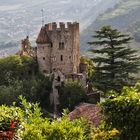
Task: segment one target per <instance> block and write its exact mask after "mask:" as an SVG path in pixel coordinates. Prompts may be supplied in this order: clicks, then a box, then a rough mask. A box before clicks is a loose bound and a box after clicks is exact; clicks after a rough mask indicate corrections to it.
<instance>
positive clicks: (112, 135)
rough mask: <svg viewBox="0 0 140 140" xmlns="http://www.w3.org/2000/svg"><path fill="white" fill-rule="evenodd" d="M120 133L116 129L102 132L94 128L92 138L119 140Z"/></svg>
mask: <svg viewBox="0 0 140 140" xmlns="http://www.w3.org/2000/svg"><path fill="white" fill-rule="evenodd" d="M118 134H119V131H118V130H116V129H115V128H114V129H112V130H102V129H100V128H94V129H93V133H92V137H93V140H119V139H118V138H117V135H118Z"/></svg>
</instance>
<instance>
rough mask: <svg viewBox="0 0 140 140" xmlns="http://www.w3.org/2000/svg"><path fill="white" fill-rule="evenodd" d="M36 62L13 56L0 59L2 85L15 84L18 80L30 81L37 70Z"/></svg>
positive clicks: (24, 57) (0, 80) (0, 83)
mask: <svg viewBox="0 0 140 140" xmlns="http://www.w3.org/2000/svg"><path fill="white" fill-rule="evenodd" d="M36 64H37V63H36V61H35V60H33V59H32V58H30V57H27V56H21V57H20V56H18V55H13V56H9V57H6V58H0V85H10V84H13V81H14V80H17V79H30V77H31V76H32V74H33V73H34V71H35V70H37V69H36V66H37V65H36Z"/></svg>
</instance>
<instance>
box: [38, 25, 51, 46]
mask: <svg viewBox="0 0 140 140" xmlns="http://www.w3.org/2000/svg"><path fill="white" fill-rule="evenodd" d="M36 43H38V44H44V43H51V40H50V38H49V36H48V33H47V31H46V28H45V27H42V28H41V30H40V33H39V35H38V38H37V40H36Z"/></svg>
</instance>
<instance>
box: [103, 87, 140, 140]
mask: <svg viewBox="0 0 140 140" xmlns="http://www.w3.org/2000/svg"><path fill="white" fill-rule="evenodd" d="M102 109H103V113H104V115H105V121H106V126H108V127H110V126H111V128H116V129H117V130H119V132H120V139H121V140H139V139H140V133H139V131H140V125H139V124H140V95H139V94H138V93H137V90H136V89H132V88H124V89H123V90H122V93H121V95H120V96H117V97H116V98H115V97H113V96H112V97H110V99H107V100H106V101H105V102H104V103H102Z"/></svg>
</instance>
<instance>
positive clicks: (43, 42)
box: [36, 22, 80, 75]
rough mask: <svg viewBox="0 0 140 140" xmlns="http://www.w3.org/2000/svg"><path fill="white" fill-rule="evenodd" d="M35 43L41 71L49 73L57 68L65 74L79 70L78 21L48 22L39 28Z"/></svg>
mask: <svg viewBox="0 0 140 140" xmlns="http://www.w3.org/2000/svg"><path fill="white" fill-rule="evenodd" d="M36 43H37V60H38V64H39V68H40V71H41V72H42V73H44V74H50V73H51V72H52V71H53V69H59V70H60V71H61V72H63V73H64V74H65V75H68V74H71V73H78V72H79V64H80V32H79V23H77V22H67V23H64V22H59V23H56V22H52V23H48V24H46V25H45V26H43V27H42V28H41V30H40V33H39V35H38V37H37V40H36Z"/></svg>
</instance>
